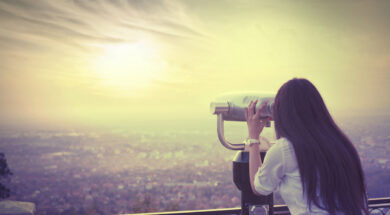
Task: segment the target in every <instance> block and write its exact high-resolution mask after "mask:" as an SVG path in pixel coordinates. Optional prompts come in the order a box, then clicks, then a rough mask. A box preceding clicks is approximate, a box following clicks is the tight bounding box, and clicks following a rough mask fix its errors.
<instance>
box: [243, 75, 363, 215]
mask: <svg viewBox="0 0 390 215" xmlns="http://www.w3.org/2000/svg"><path fill="white" fill-rule="evenodd" d="M256 103H257V101H255V102H252V101H251V102H250V104H249V106H248V108H246V109H245V115H246V119H247V125H248V133H249V138H250V139H249V141H247V142H248V144H247V146H246V147H247V149H248V150H249V154H250V159H249V175H250V179H251V181H250V182H251V186H252V190H253V192H254V193H255V194H257V195H259V194H262V195H268V194H270V193H271V192H273V191H275V190H276V189H278V188H279V191H280V194H281V196H282V198H283V200H284V201H285V202H286V204H287V206H288V207H289V210H290V213H291V214H293V215H301V214H330V215H334V214H345V215H363V214H368V206H367V197H366V188H365V182H364V175H363V171H362V166H361V163H360V159H359V156H358V153H357V151H356V149H355V148H354V146H353V145H352V143H351V141H350V140H349V139H348V137H347V136H346V135H345V134H344V133H343V132H342V131H341V130H340V128H339V127H338V126H337V125H336V123H335V122H334V120H333V119H332V117H331V115H330V114H329V112H328V110H327V108H326V106H325V104H324V101H323V100H322V97H321V95H320V93H319V92H318V91H317V89H316V88H315V87H314V85H313V84H312V83H310V82H309V81H308V80H306V79H296V78H295V79H292V80H290V81H288V82H287V83H285V84H284V85H283V86H282V87H281V88H280V89H279V91H278V93H277V95H276V97H275V102H274V105H273V120H274V122H275V132H276V138H277V141H276V144H274V145H273V146H272V147H271V148H270V149H269V150H268V152H267V155H266V157H265V159H264V163H262V161H261V159H260V153H259V147H258V146H259V144H261V143H260V141H259V135H260V133H261V131H262V130H263V128H264V125H265V124H266V123H267V121H269V120H271V119H270V118H269V119H267V120H263V121H261V120H260V112H261V110H262V109H263V108H264V107H265V104H263V106H262V107H261V108H260V110H259V111H257V113H255V107H256Z"/></svg>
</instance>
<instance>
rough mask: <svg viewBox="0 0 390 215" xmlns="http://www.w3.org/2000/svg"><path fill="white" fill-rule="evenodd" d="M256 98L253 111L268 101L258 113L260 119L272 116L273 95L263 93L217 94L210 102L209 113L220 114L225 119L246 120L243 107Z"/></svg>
mask: <svg viewBox="0 0 390 215" xmlns="http://www.w3.org/2000/svg"><path fill="white" fill-rule="evenodd" d="M255 100H258V103H257V104H256V108H255V112H257V111H259V109H260V107H261V106H262V105H263V104H264V103H265V102H268V103H267V105H266V107H265V108H264V109H263V110H262V111H261V113H260V119H265V118H268V117H272V115H273V109H272V106H273V104H274V95H272V94H264V93H231V94H225V95H222V96H219V97H217V98H216V99H215V101H213V102H211V104H210V112H211V114H216V115H219V114H222V115H223V118H224V120H225V121H246V119H245V110H244V109H245V108H246V107H248V105H249V103H250V101H255Z"/></svg>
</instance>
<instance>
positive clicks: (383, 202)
mask: <svg viewBox="0 0 390 215" xmlns="http://www.w3.org/2000/svg"><path fill="white" fill-rule="evenodd" d="M368 207H369V212H370V214H371V215H390V197H385V198H372V199H369V200H368ZM138 214H139V213H138ZM142 214H145V215H159V214H161V215H178V214H183V215H241V208H221V209H209V210H191V211H172V212H154V213H142ZM249 214H254V215H255V214H256V215H257V214H258V215H263V214H266V213H264V212H260V213H256V212H250V213H249ZM289 214H290V212H289V210H288V208H287V206H286V205H274V207H273V213H269V215H289ZM126 215H135V214H126Z"/></svg>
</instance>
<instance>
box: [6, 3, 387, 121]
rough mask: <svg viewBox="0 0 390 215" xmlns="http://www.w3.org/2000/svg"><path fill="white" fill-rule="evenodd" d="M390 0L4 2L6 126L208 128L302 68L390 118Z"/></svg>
mask: <svg viewBox="0 0 390 215" xmlns="http://www.w3.org/2000/svg"><path fill="white" fill-rule="evenodd" d="M388 11H390V2H389V1H359V0H356V1H350V0H340V1H304V0H300V1H298V0H297V1H288V0H284V1H259V0H242V1H232V0H218V1H209V0H185V1H184V0H183V1H173V0H170V1H163V0H152V1H146V0H145V1H142V0H129V1H108V0H107V1H103V0H93V1H92V0H91V1H86V0H85V1H81V0H73V1H72V0H67V1H65V0H58V1H51V0H35V1H29V0H0V121H1V123H0V124H1V125H2V126H3V127H6V126H11V125H13V126H18V125H20V126H22V125H33V126H36V127H42V128H44V127H47V126H60V125H64V126H77V125H85V126H114V127H115V126H116V127H121V126H128V125H140V124H144V125H155V126H157V127H161V126H164V125H168V124H169V125H172V126H180V127H183V126H191V125H192V126H202V125H204V124H205V123H214V121H215V116H213V115H211V114H210V112H209V104H210V102H211V101H212V100H213V98H215V97H216V96H218V95H220V94H222V93H226V92H236V91H259V92H275V93H276V92H277V90H278V89H279V87H280V86H281V85H282V84H283V83H285V82H286V81H288V80H290V79H291V78H294V77H300V78H307V79H309V80H310V81H311V82H313V83H314V85H315V86H316V87H317V88H318V90H319V91H320V93H321V94H322V96H323V98H324V100H325V102H326V104H327V106H328V108H329V110H330V111H331V113H332V114H335V115H348V114H355V115H360V114H365V115H369V114H382V115H390V111H389V110H390V99H389V96H388V93H389V92H390V86H389V81H390V41H389V40H390V17H389V16H390V14H389V13H388Z"/></svg>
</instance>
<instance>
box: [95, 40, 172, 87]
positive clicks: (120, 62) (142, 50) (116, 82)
mask: <svg viewBox="0 0 390 215" xmlns="http://www.w3.org/2000/svg"><path fill="white" fill-rule="evenodd" d="M92 64H93V65H92V66H93V70H94V72H95V73H96V75H97V76H98V79H99V80H100V82H101V84H102V85H104V86H105V87H108V88H111V89H115V90H119V91H123V92H124V93H125V92H128V91H129V90H132V91H134V90H138V89H142V88H145V87H147V86H148V84H149V82H150V81H151V80H152V79H153V78H158V76H160V75H161V73H162V71H163V70H164V69H165V67H166V63H165V62H164V60H163V59H162V58H161V56H160V53H159V50H158V47H157V46H156V45H155V44H152V43H151V42H150V41H138V42H134V43H121V44H111V45H104V46H102V52H101V53H100V54H99V55H98V56H97V57H95V58H94V60H93V63H92Z"/></svg>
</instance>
